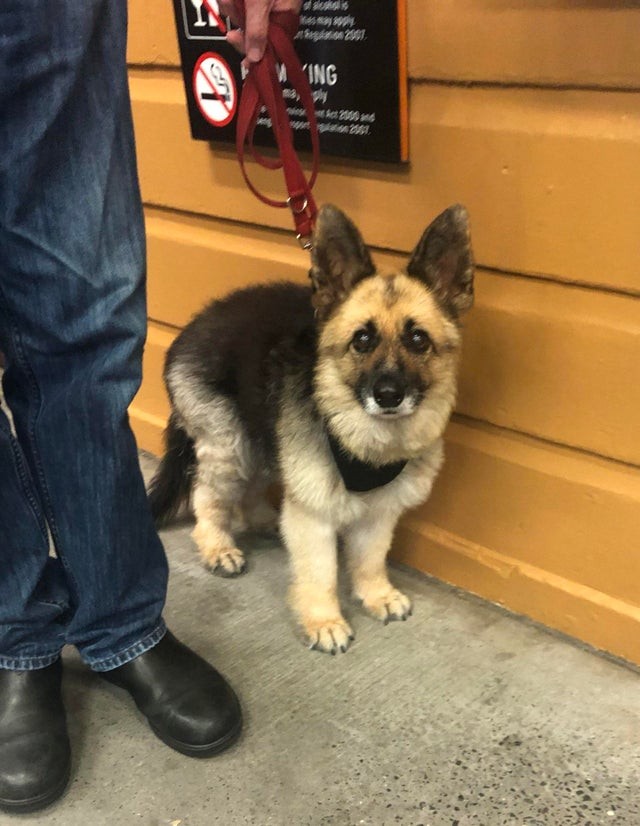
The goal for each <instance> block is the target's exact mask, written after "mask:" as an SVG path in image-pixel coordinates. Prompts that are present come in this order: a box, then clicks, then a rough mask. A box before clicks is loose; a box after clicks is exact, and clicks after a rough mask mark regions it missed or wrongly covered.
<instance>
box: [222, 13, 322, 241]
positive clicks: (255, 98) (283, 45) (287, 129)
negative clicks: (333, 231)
mask: <svg viewBox="0 0 640 826" xmlns="http://www.w3.org/2000/svg"><path fill="white" fill-rule="evenodd" d="M236 6H237V7H238V8H239V11H240V13H241V14H242V16H243V17H244V3H242V2H236ZM243 22H244V21H243ZM298 24H299V17H298V15H296V14H294V13H293V12H274V13H272V14H271V16H270V19H269V32H268V35H267V46H266V49H265V52H264V57H263V58H262V60H260V61H258V63H253V64H252V65H251V66H250V68H249V73H248V74H247V77H246V78H245V81H244V86H243V88H242V96H241V98H240V103H239V105H238V121H237V128H236V149H237V152H238V160H239V162H240V168H241V169H242V175H243V176H244V179H245V181H246V183H247V186H248V187H249V189H250V190H251V191H252V192H253V194H254V195H255V196H256V197H257V198H259V199H260V200H261V201H262V202H263V203H265V204H269V206H273V207H280V208H283V207H287V206H288V207H289V208H290V209H291V213H292V215H293V221H294V224H295V229H296V234H297V235H296V237H297V239H298V241H299V242H300V244H301V245H302V247H303V248H304V249H309V248H310V247H311V240H310V239H311V234H312V232H313V227H314V224H315V220H316V216H317V213H318V209H317V207H316V202H315V200H314V198H313V195H312V194H311V190H312V188H313V185H314V183H315V181H316V178H317V176H318V163H319V159H320V141H319V137H318V124H317V121H316V113H315V109H314V105H313V96H312V93H311V87H310V86H309V81H308V79H307V76H306V74H305V73H304V70H303V69H302V65H301V63H300V59H299V58H298V55H297V54H296V51H295V49H294V46H293V38H294V37H295V35H296V32H297V31H298ZM277 64H280V65H281V66H284V67H285V69H286V72H287V78H288V81H289V83H290V85H291V87H292V88H293V89H294V90H295V91H296V93H297V94H298V96H299V98H300V103H301V104H302V106H303V107H304V110H305V114H306V116H307V120H308V122H309V131H310V134H311V146H312V150H313V167H312V172H311V177H310V178H309V180H307V177H306V175H305V174H304V171H303V169H302V166H301V164H300V161H299V160H298V156H297V154H296V151H295V148H294V146H293V133H292V130H291V123H290V121H289V115H288V113H287V107H286V104H285V102H284V98H283V96H282V88H281V86H280V81H279V80H278V73H277V68H276V66H277ZM263 108H264V109H266V112H267V116H268V117H269V118H271V125H272V130H273V134H274V136H275V139H276V143H277V146H278V158H276V159H275V160H273V159H270V158H266V157H265V156H264V155H261V154H260V153H259V152H258V151H257V150H256V148H255V147H254V145H253V138H254V132H255V128H256V124H257V121H258V118H259V117H260V113H261V112H262V110H263ZM247 146H248V147H249V150H250V152H251V155H252V156H253V158H254V160H255V161H256V162H257V163H258V164H260V166H262V167H264V168H266V169H282V171H283V174H284V179H285V184H286V187H287V192H288V193H289V197H288V198H287V200H286V201H276V200H274V199H273V198H268V197H267V196H266V195H263V194H262V193H261V192H259V191H258V189H256V187H255V186H254V184H253V183H252V182H251V180H250V179H249V175H248V173H247V170H246V167H245V147H247Z"/></svg>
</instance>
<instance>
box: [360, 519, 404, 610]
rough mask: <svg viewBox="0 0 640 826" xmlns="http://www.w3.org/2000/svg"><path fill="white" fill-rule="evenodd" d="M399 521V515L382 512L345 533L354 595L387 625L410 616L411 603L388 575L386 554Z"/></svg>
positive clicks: (361, 521)
mask: <svg viewBox="0 0 640 826" xmlns="http://www.w3.org/2000/svg"><path fill="white" fill-rule="evenodd" d="M396 522H397V516H396V514H389V513H385V512H384V510H383V509H381V511H380V513H377V514H368V515H367V517H366V518H365V519H361V520H360V521H358V522H355V523H353V524H352V525H350V526H349V528H348V529H347V531H345V534H344V549H345V553H346V556H347V564H348V566H349V572H350V574H351V582H352V586H353V595H354V596H355V597H356V599H358V600H360V601H361V602H362V604H363V606H364V608H365V609H366V610H367V611H368V612H369V613H370V614H371V615H372V616H374V617H376V619H380V620H383V622H385V623H387V622H389V620H405V619H406V618H407V617H408V616H410V614H411V600H410V599H409V597H407V596H406V595H405V594H403V593H402V592H401V591H398V589H397V588H394V587H393V585H392V584H391V583H390V582H389V577H388V575H387V562H386V559H387V553H388V551H389V547H390V546H391V539H392V536H393V530H394V528H395V526H396Z"/></svg>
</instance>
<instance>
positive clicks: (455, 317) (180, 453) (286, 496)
mask: <svg viewBox="0 0 640 826" xmlns="http://www.w3.org/2000/svg"><path fill="white" fill-rule="evenodd" d="M311 255H312V260H311V270H310V279H311V285H310V287H307V286H303V285H300V284H296V283H284V282H283V283H272V284H266V285H261V286H254V287H248V288H245V289H241V290H238V291H236V292H233V293H231V294H230V295H228V296H227V297H226V298H223V299H221V300H218V301H214V302H213V303H211V304H210V305H209V306H207V307H206V308H205V309H204V310H203V311H202V312H201V313H200V314H198V315H197V316H196V317H195V318H194V319H193V320H192V321H191V322H190V323H189V324H188V326H187V327H186V328H185V329H184V330H183V332H182V333H181V334H180V335H179V336H178V337H177V339H176V340H175V341H174V342H173V344H172V346H171V347H170V348H169V351H168V354H167V359H166V364H165V372H164V378H165V382H166V386H167V390H168V393H169V398H170V401H171V415H170V418H169V423H168V427H167V431H166V433H165V442H166V452H165V454H164V457H163V458H162V460H161V463H160V465H159V469H158V471H157V474H156V476H155V478H154V479H153V481H152V483H151V487H150V502H151V508H152V511H153V514H154V517H155V519H156V522H157V523H158V524H162V523H163V522H166V521H168V520H169V519H171V518H172V517H173V516H175V514H176V513H177V511H178V509H179V508H180V507H181V506H182V505H184V504H185V503H186V502H188V501H191V504H192V508H193V511H194V514H195V519H196V524H195V529H194V532H193V537H194V539H195V542H196V544H197V546H198V548H199V551H200V554H201V557H202V560H203V562H204V564H205V565H206V566H207V567H208V568H210V569H211V570H212V571H215V572H218V573H220V574H223V575H231V576H232V575H235V574H239V573H241V572H242V571H243V570H244V568H245V559H244V556H243V554H242V552H241V551H240V550H239V549H238V548H237V547H236V543H235V541H234V537H233V529H232V519H233V515H234V512H235V511H237V510H238V509H241V510H242V512H243V513H244V516H245V520H246V523H248V524H249V525H250V526H251V527H258V528H260V527H267V526H268V525H269V523H270V522H272V521H273V519H274V510H273V509H272V508H270V507H268V506H267V505H266V502H265V501H264V494H265V491H266V489H267V488H268V486H269V484H270V483H272V482H273V481H274V480H279V482H280V484H281V486H282V489H283V503H282V508H281V514H280V530H281V535H282V538H283V540H284V543H285V545H286V547H287V549H288V552H289V556H290V562H291V567H292V584H291V588H290V600H291V605H292V607H293V610H294V612H295V614H296V616H297V619H298V622H299V624H300V626H301V629H302V631H303V633H304V636H305V639H306V642H307V643H308V645H309V646H310V647H311V648H314V649H316V650H320V651H324V652H328V653H332V654H335V653H336V652H337V651H346V650H347V648H348V646H349V643H350V642H351V641H352V640H353V632H352V630H351V627H350V626H349V624H348V623H347V621H346V620H345V619H344V617H343V616H342V612H341V610H340V604H339V600H338V595H337V574H338V544H339V543H340V544H341V548H342V551H343V553H344V556H345V557H346V563H347V567H348V571H349V574H350V579H351V585H352V589H353V595H354V596H355V598H356V599H358V600H359V601H360V602H361V603H362V605H363V606H364V608H365V610H366V611H368V612H369V614H371V615H372V616H374V617H376V618H377V619H379V620H382V621H384V622H385V623H386V622H388V621H389V620H404V619H406V618H407V617H408V616H409V615H410V614H411V603H410V600H409V599H408V597H407V596H406V595H405V594H403V593H401V592H400V591H399V590H397V589H396V588H394V587H393V585H392V584H391V583H390V581H389V578H388V575H387V567H386V556H387V552H388V550H389V547H390V545H391V539H392V535H393V531H394V528H395V525H396V522H397V520H398V518H399V517H400V515H401V514H402V513H403V512H404V511H406V510H407V509H408V508H412V507H415V506H416V505H418V504H420V503H421V502H423V501H424V500H425V499H426V498H427V497H428V495H429V493H430V491H431V486H432V484H433V481H434V479H435V477H436V475H437V473H438V470H439V469H440V466H441V464H442V461H443V440H442V434H443V431H444V429H445V426H446V424H447V422H448V420H449V417H450V415H451V412H452V409H453V405H454V401H455V396H456V373H457V366H458V361H459V354H460V345H461V325H460V318H461V317H462V315H463V314H464V313H465V312H466V311H468V310H469V309H470V308H471V306H472V304H473V274H474V262H473V255H472V250H471V241H470V234H469V223H468V216H467V212H466V210H465V209H464V207H462V206H460V205H456V206H453V207H450V208H449V209H447V210H446V211H445V212H443V213H442V214H441V215H439V216H438V217H437V218H436V219H435V220H434V221H433V222H432V223H431V224H430V225H429V226H428V227H427V229H426V230H425V231H424V233H423V235H422V237H421V238H420V241H419V242H418V244H417V246H416V248H415V250H414V251H413V253H412V255H411V257H410V259H409V261H408V264H407V266H406V269H405V270H397V271H390V272H385V271H378V270H377V269H376V267H375V266H374V263H373V261H372V258H371V255H370V253H369V251H368V249H367V247H366V246H365V244H364V242H363V239H362V237H361V235H360V232H359V231H358V229H357V228H356V226H355V225H354V224H353V223H352V222H351V221H350V219H349V218H348V217H347V216H346V215H344V214H343V213H342V212H341V211H340V210H339V209H337V208H336V207H334V206H331V205H326V206H324V207H322V209H321V210H320V212H319V215H318V220H317V224H316V228H315V231H314V234H313V238H312V254H311Z"/></svg>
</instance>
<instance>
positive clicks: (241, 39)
mask: <svg viewBox="0 0 640 826" xmlns="http://www.w3.org/2000/svg"><path fill="white" fill-rule="evenodd" d="M244 6H245V15H244V16H245V25H244V28H241V29H234V30H233V31H230V32H229V34H228V35H227V41H228V42H229V43H231V45H232V46H234V47H235V48H236V49H237V50H238V51H239V52H241V53H242V54H244V55H245V59H244V61H243V63H244V65H245V67H246V68H249V66H250V65H251V64H252V63H257V62H258V61H259V60H260V59H261V58H262V55H263V54H264V49H265V45H266V42H267V29H268V27H269V15H270V14H271V12H272V11H292V12H294V13H295V14H299V13H300V8H301V7H302V0H245V3H244ZM219 7H220V11H221V12H222V14H224V15H225V16H227V17H229V18H230V19H231V20H232V22H233V23H235V25H236V26H238V25H241V21H242V15H241V14H239V12H238V8H237V5H236V2H235V0H219Z"/></svg>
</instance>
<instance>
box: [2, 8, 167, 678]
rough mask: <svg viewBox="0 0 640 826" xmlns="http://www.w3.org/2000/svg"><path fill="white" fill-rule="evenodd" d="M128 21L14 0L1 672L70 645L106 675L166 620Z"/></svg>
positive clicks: (6, 173)
mask: <svg viewBox="0 0 640 826" xmlns="http://www.w3.org/2000/svg"><path fill="white" fill-rule="evenodd" d="M126 26H127V24H126V3H125V0H82V2H80V1H79V0H51V2H49V3H43V2H42V0H2V3H1V4H0V350H1V351H2V352H3V353H4V357H5V363H6V369H5V372H4V377H3V386H4V395H5V410H4V411H2V410H0V668H9V669H35V668H42V667H45V666H47V665H49V664H51V663H52V662H53V661H55V659H56V658H57V657H58V656H59V654H60V650H61V649H62V647H63V645H65V644H73V645H75V646H76V647H77V648H78V650H79V651H80V654H81V656H82V657H83V659H84V660H85V662H87V663H88V664H89V665H90V666H91V667H92V668H93V669H95V670H98V671H102V670H108V669H111V668H115V667H117V666H119V665H121V664H123V663H125V662H127V661H129V660H131V659H133V658H134V657H136V656H137V655H139V654H141V653H143V652H144V651H146V650H147V649H148V648H150V647H152V646H153V645H155V644H156V643H157V642H158V641H159V640H160V639H161V637H162V635H163V634H164V631H165V627H164V623H163V621H162V617H161V613H162V609H163V606H164V600H165V595H166V586H167V562H166V558H165V555H164V551H163V548H162V545H161V543H160V540H159V538H158V535H157V533H156V532H155V529H154V526H153V522H152V519H151V515H150V512H149V508H148V505H147V501H146V495H145V490H144V483H143V480H142V476H141V473H140V469H139V465H138V458H137V451H136V444H135V440H134V437H133V434H132V432H131V429H130V427H129V421H128V417H127V408H128V405H129V403H130V402H131V399H132V398H133V396H134V395H135V393H136V390H137V389H138V387H139V384H140V379H141V357H142V348H143V346H144V339H145V334H146V305H145V246H144V225H143V216H142V208H141V202H140V193H139V189H138V181H137V172H136V165H135V154H134V140H133V128H132V121H131V110H130V102H129V93H128V87H127V74H126V63H125V47H126ZM6 408H8V409H9V410H10V411H11V414H12V416H13V420H14V424H15V436H14V435H13V434H12V431H11V427H10V421H9V418H8V416H7V415H6ZM48 531H50V533H51V537H52V539H53V544H54V546H55V551H56V557H54V556H52V555H51V554H50V552H49V539H48Z"/></svg>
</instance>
